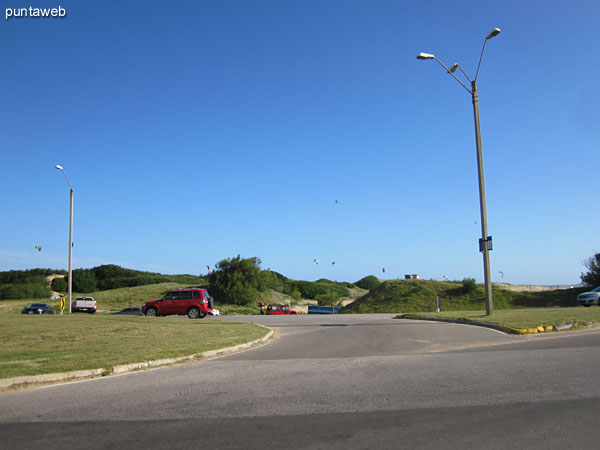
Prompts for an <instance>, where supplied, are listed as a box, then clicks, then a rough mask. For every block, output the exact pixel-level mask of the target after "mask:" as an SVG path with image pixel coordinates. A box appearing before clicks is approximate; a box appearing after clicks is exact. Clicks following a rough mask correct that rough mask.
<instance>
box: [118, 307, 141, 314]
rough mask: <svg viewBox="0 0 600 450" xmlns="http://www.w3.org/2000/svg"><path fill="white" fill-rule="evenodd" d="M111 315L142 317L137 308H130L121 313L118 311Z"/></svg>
mask: <svg viewBox="0 0 600 450" xmlns="http://www.w3.org/2000/svg"><path fill="white" fill-rule="evenodd" d="M113 314H122V315H124V316H143V315H144V313H143V312H142V308H138V307H137V306H135V307H131V308H125V309H124V310H123V311H119V312H116V313H113Z"/></svg>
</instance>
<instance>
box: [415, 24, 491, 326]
mask: <svg viewBox="0 0 600 450" xmlns="http://www.w3.org/2000/svg"><path fill="white" fill-rule="evenodd" d="M499 33H500V28H494V29H493V30H492V31H490V32H489V34H488V35H487V36H486V37H485V41H484V42H483V49H482V50H481V56H480V57H479V65H478V66H477V73H476V74H475V78H474V79H473V80H471V78H469V75H467V73H466V72H465V71H464V70H463V68H462V67H461V66H460V64H458V63H456V64H454V65H453V66H452V67H451V68H448V67H446V65H445V64H444V63H443V62H442V61H440V60H439V59H437V58H436V57H435V55H432V54H430V53H419V54H418V55H417V59H435V60H436V61H437V62H439V63H440V64H441V65H442V67H443V68H444V69H446V71H447V72H448V73H449V74H450V75H452V76H453V77H454V78H455V79H456V81H458V82H459V83H460V84H461V86H462V87H464V88H465V89H466V90H467V91H469V93H470V94H471V97H472V99H473V113H474V114H475V143H476V146H477V172H478V175H479V207H480V210H481V239H480V240H479V251H480V252H482V253H483V274H484V278H485V309H486V314H487V315H488V316H489V315H490V314H492V313H493V312H494V306H493V301H492V281H491V276H490V250H492V237H491V236H488V234H487V233H488V232H487V212H486V206H485V183H484V181H483V157H482V156H481V131H480V127H479V97H478V95H477V76H478V75H479V68H480V67H481V60H482V59H483V52H484V51H485V45H486V44H487V41H488V39H491V38H493V37H494V36H497V35H498V34H499ZM456 69H460V71H461V72H462V73H463V75H464V76H465V77H467V80H469V81H470V83H471V89H469V88H468V87H467V86H465V84H464V83H463V82H462V81H460V79H459V78H458V77H457V76H456V75H455V74H454V72H456Z"/></svg>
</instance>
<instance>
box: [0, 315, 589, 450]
mask: <svg viewBox="0 0 600 450" xmlns="http://www.w3.org/2000/svg"><path fill="white" fill-rule="evenodd" d="M391 317H392V316H390V315H336V316H297V317H265V316H250V317H235V318H231V317H222V318H211V319H210V320H240V321H252V322H254V323H260V324H265V325H268V326H271V327H273V328H274V329H275V330H276V333H277V335H278V339H276V340H275V341H273V342H271V343H268V344H267V345H264V346H262V347H259V348H255V349H252V350H248V351H245V352H242V353H238V354H233V355H230V356H227V357H223V358H219V359H214V360H211V361H200V362H195V363H191V364H187V365H183V366H178V367H168V368H162V369H156V370H149V371H145V372H138V373H132V374H128V375H123V376H114V377H107V378H102V379H96V380H90V381H84V382H77V383H69V384H64V385H57V386H50V387H45V388H37V389H33V390H28V391H20V392H9V393H4V394H0V448H11V449H13V448H14V449H19V448H28V449H31V448H45V449H59V448H60V449H65V448H98V449H101V448H102V449H103V448H127V449H138V448H139V449H142V448H144V449H145V448H214V449H220V448H223V449H226V448H227V449H228V448H234V449H238V448H239V449H255V448H256V449H259V448H260V449H265V448H286V449H328V448H340V449H341V448H344V449H346V448H357V449H359V448H360V449H364V448H373V449H381V448H436V449H439V448H442V449H444V448H478V449H479V448H492V449H493V448H498V449H500V448H502V449H504V448H507V447H511V448H515V447H516V448H525V447H527V448H548V447H558V448H561V447H562V448H598V447H599V446H600V444H599V440H600V427H599V426H598V422H599V421H600V401H599V400H600V398H599V397H600V388H599V384H600V370H599V369H600V330H590V331H585V332H565V333H552V334H548V335H537V336H508V335H505V334H502V333H499V332H497V331H493V330H490V329H486V328H479V327H471V326H466V325H456V324H447V323H435V322H418V321H406V320H395V319H392V318H391Z"/></svg>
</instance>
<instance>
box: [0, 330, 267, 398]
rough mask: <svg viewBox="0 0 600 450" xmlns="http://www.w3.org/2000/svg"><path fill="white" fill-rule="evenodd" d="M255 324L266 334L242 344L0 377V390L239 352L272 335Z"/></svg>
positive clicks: (120, 372) (121, 372) (111, 373)
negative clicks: (108, 364) (107, 366)
mask: <svg viewBox="0 0 600 450" xmlns="http://www.w3.org/2000/svg"><path fill="white" fill-rule="evenodd" d="M255 325H256V326H259V327H262V328H265V329H267V330H268V332H267V334H265V335H264V336H263V337H261V338H259V339H255V340H253V341H250V342H246V343H243V344H238V345H234V346H231V347H225V348H220V349H217V350H208V351H205V352H202V353H195V354H193V355H187V356H179V357H177V358H167V359H158V360H155V361H143V362H139V363H132V364H122V365H118V366H113V367H111V368H110V369H90V370H75V371H72V372H63V373H49V374H44V375H31V376H22V377H14V378H2V379H0V390H3V389H6V388H8V387H11V386H18V385H26V384H43V383H55V382H60V381H63V382H64V381H70V380H77V379H81V378H93V377H99V376H104V375H117V374H123V373H128V372H133V371H136V370H143V369H152V368H155V367H161V366H168V365H172V364H178V363H182V362H187V361H192V360H199V359H212V358H216V357H219V356H223V355H226V354H229V353H234V352H239V351H242V350H246V349H248V348H251V347H254V346H256V345H259V344H261V343H263V342H266V341H268V340H269V339H271V337H272V336H273V330H272V329H270V328H267V327H265V326H263V325H257V324H255Z"/></svg>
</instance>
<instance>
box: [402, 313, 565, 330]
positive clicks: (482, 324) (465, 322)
mask: <svg viewBox="0 0 600 450" xmlns="http://www.w3.org/2000/svg"><path fill="white" fill-rule="evenodd" d="M396 319H412V320H430V321H433V322H447V323H458V324H462V325H475V326H478V327H484V328H491V329H493V330H497V331H502V332H503V333H508V334H534V333H549V332H552V331H562V330H568V329H571V328H572V327H574V326H577V322H576V321H575V322H573V321H569V322H565V323H564V324H558V325H548V326H544V325H539V326H537V327H534V328H512V327H507V326H504V325H496V324H494V323H486V322H477V321H474V320H467V319H447V318H444V317H428V316H422V315H420V314H399V315H398V316H396ZM559 327H560V328H559Z"/></svg>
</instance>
